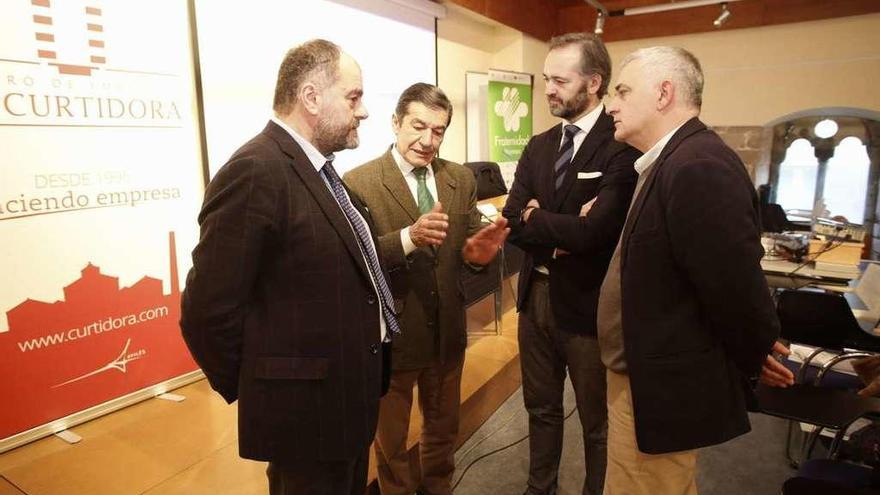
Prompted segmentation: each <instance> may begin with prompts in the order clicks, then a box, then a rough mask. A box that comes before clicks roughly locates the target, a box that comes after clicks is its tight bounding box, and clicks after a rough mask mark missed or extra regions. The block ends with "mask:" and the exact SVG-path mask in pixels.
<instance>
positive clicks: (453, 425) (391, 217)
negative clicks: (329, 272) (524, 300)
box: [345, 83, 507, 495]
mask: <svg viewBox="0 0 880 495" xmlns="http://www.w3.org/2000/svg"><path fill="white" fill-rule="evenodd" d="M451 119H452V103H450V102H449V99H448V98H447V97H446V95H445V94H444V93H443V91H441V90H440V88H438V87H436V86H432V85H430V84H424V83H417V84H414V85H412V86H410V87H409V88H407V89H406V90H405V91H404V92H403V93H402V94H401V95H400V98H399V100H398V103H397V108H396V109H395V113H394V115H393V116H392V119H391V124H392V128H393V130H394V134H395V135H396V142H395V144H394V145H393V146H392V147H391V148H390V149H389V150H388V151H387V152H385V154H383V155H382V156H380V157H379V158H376V159H375V160H373V161H370V162H367V163H365V164H363V165H361V166H360V167H357V168H355V169H354V170H352V171H351V172H349V173H347V174H346V175H345V182H346V183H347V184H348V186H349V187H350V188H351V190H352V192H353V193H354V195H355V196H357V198H358V199H359V200H361V201H362V202H363V203H364V204H365V205H366V206H367V207H368V208H369V210H370V214H371V215H372V217H373V220H374V221H375V222H376V235H377V236H378V237H379V251H381V253H382V256H383V258H384V260H385V262H386V266H387V268H388V272H389V283H390V285H391V291H392V293H393V294H394V300H395V305H396V306H397V310H398V313H397V314H398V318H400V325H401V328H402V333H401V335H400V336H399V337H397V338H395V339H394V342H393V352H392V356H393V359H392V363H393V364H392V368H393V371H392V374H391V386H390V389H389V391H388V394H387V395H386V396H385V397H383V398H382V401H381V404H380V408H379V427H378V431H377V432H376V442H375V453H376V463H377V469H378V474H379V488H380V491H381V492H382V495H411V494H412V493H414V492H418V493H424V494H426V495H451V494H452V484H451V482H452V474H453V473H454V471H455V464H454V459H453V456H454V454H455V451H454V449H455V440H456V437H457V436H458V424H459V414H458V412H459V405H460V389H461V373H462V366H463V365H464V351H465V347H466V346H467V333H466V330H467V328H466V322H465V308H464V296H463V294H462V291H461V281H460V277H461V273H462V268H463V266H464V264H465V263H468V264H474V265H483V264H486V263H488V262H489V261H491V260H492V258H494V257H495V254H496V253H497V252H498V248H499V247H500V246H501V245H502V244H503V243H504V240H505V238H506V237H507V229H506V228H505V225H506V221H505V220H504V219H503V218H500V219H499V220H498V221H497V222H496V223H493V224H490V225H489V226H487V227H485V228H482V229H481V228H480V225H481V222H480V214H479V212H478V211H477V208H476V202H477V201H476V182H475V180H474V175H473V173H472V172H471V171H470V170H468V169H467V168H465V167H463V166H461V165H459V164H457V163H452V162H449V161H446V160H443V159H440V158H438V157H437V156H436V155H437V151H438V150H439V148H440V144H441V143H442V142H443V136H444V134H445V132H446V128H447V127H448V126H449V122H450V120H451ZM468 236H473V237H471V238H470V239H468ZM416 385H418V390H419V407H420V410H421V413H422V417H423V419H424V421H423V424H422V432H421V439H420V441H419V455H418V463H413V462H411V461H410V456H409V452H408V449H407V434H408V433H409V422H410V411H411V410H412V401H413V387H414V386H416Z"/></svg>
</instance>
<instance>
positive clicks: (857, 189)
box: [823, 136, 871, 224]
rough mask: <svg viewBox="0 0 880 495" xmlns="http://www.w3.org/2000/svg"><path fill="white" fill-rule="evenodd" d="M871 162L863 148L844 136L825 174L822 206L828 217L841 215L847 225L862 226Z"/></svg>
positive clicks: (856, 139) (851, 138)
mask: <svg viewBox="0 0 880 495" xmlns="http://www.w3.org/2000/svg"><path fill="white" fill-rule="evenodd" d="M870 168H871V160H870V158H869V157H868V151H867V149H866V148H865V145H863V144H862V142H861V141H860V140H859V139H858V138H856V137H852V136H850V137H847V138H844V139H843V140H841V141H840V144H838V145H837V147H836V148H835V149H834V156H833V157H832V158H831V159H830V160H828V170H827V171H826V172H825V189H824V194H823V196H824V199H825V207H826V208H827V209H828V211H829V213H830V215H831V216H838V215H839V216H843V217H846V219H847V220H848V221H849V222H850V223H859V224H860V223H862V221H863V220H864V216H865V199H866V198H867V193H868V172H869V170H870Z"/></svg>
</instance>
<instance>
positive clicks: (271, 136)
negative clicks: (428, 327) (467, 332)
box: [181, 40, 399, 495]
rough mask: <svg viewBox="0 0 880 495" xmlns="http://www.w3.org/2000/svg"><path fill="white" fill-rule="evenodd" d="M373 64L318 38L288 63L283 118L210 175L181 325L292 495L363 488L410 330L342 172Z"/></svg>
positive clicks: (276, 482)
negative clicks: (391, 345)
mask: <svg viewBox="0 0 880 495" xmlns="http://www.w3.org/2000/svg"><path fill="white" fill-rule="evenodd" d="M362 94H363V89H362V82H361V71H360V67H359V66H358V64H357V63H356V62H355V61H354V59H352V58H351V57H350V56H348V55H347V54H345V53H343V52H342V51H341V50H340V49H339V47H337V46H336V45H334V44H333V43H330V42H328V41H324V40H313V41H309V42H307V43H304V44H303V45H300V46H298V47H296V48H294V49H292V50H291V51H289V52H288V53H287V55H286V57H285V58H284V61H283V62H282V64H281V67H280V69H279V71H278V81H277V85H276V88H275V101H274V110H275V116H274V117H273V118H272V119H271V121H270V122H269V123H268V124H267V125H266V127H265V129H263V131H262V132H261V133H260V134H258V135H257V136H256V137H254V138H253V139H251V140H250V141H249V142H247V143H246V144H245V145H244V146H242V147H241V148H240V149H239V150H238V151H236V152H235V154H234V155H233V156H232V158H230V159H229V161H228V162H227V163H226V164H225V165H224V166H223V168H222V169H221V170H220V171H219V172H218V173H217V175H216V176H215V177H214V179H213V180H212V181H211V183H210V184H208V187H207V191H206V193H205V201H204V205H203V207H202V211H201V213H200V215H199V223H200V225H201V238H200V239H199V243H198V245H197V246H196V248H195V250H194V251H193V268H192V270H191V271H190V273H189V276H188V277H187V285H186V291H185V293H184V295H183V308H182V317H181V328H182V330H183V336H184V339H185V340H186V343H187V345H188V346H189V348H190V351H191V352H192V354H193V357H194V358H195V359H196V361H197V362H198V363H199V365H200V366H201V367H202V369H203V370H204V372H205V375H206V376H207V378H208V381H209V382H210V384H211V386H212V387H213V388H214V389H215V390H216V391H217V392H219V393H220V394H221V395H222V396H223V398H224V399H226V401H227V402H230V403H231V402H233V401H235V400H238V426H239V453H240V455H241V456H242V457H245V458H248V459H255V460H261V461H269V466H268V469H267V475H268V477H269V490H270V493H272V494H278V495H282V494H283V495H293V494H297V495H302V494H327V495H330V494H333V495H338V494H352V495H355V494H356V495H362V494H363V491H364V489H365V486H366V472H367V463H368V459H369V445H370V442H371V441H372V439H373V435H374V432H375V429H376V421H377V416H378V409H379V397H380V395H381V394H382V388H383V380H384V379H387V373H388V370H387V367H388V365H389V363H388V353H387V352H386V351H385V350H384V349H383V347H384V346H383V344H382V343H383V342H385V341H387V340H388V339H389V338H390V336H391V334H392V333H393V332H396V331H398V330H399V327H398V323H397V320H396V318H395V316H394V311H393V304H394V301H393V298H392V297H391V294H390V292H389V291H388V287H387V284H386V281H385V277H384V275H383V273H382V271H381V269H380V268H379V263H378V258H377V255H376V248H375V241H374V240H373V239H372V238H371V236H370V230H371V227H370V226H369V222H370V218H369V214H368V213H367V210H366V209H364V208H363V205H361V204H360V203H359V202H358V201H357V199H356V198H355V197H350V196H349V195H348V193H347V192H346V190H345V188H344V186H343V185H342V182H341V179H340V178H339V176H338V175H337V174H336V171H335V170H334V169H333V165H332V160H333V153H334V152H336V151H339V150H342V149H346V148H354V147H356V146H357V145H358V135H357V127H358V124H359V123H360V121H361V120H363V119H365V118H366V117H367V110H366V108H365V107H364V104H363V102H362V99H361V97H362Z"/></svg>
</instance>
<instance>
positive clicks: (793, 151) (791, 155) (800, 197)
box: [776, 139, 819, 211]
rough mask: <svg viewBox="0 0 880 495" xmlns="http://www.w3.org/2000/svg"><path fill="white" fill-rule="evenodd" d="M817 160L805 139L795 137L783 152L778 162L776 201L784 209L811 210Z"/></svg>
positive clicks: (817, 165)
mask: <svg viewBox="0 0 880 495" xmlns="http://www.w3.org/2000/svg"><path fill="white" fill-rule="evenodd" d="M818 169H819V160H817V159H816V155H815V154H814V151H813V145H812V144H810V142H809V141H807V140H806V139H796V140H794V141H793V142H792V143H791V144H790V145H789V146H788V150H786V152H785V159H784V160H783V161H782V163H781V164H779V185H778V186H777V190H776V202H777V203H779V204H780V205H782V208H783V209H785V210H807V211H812V210H813V202H814V201H815V198H814V197H815V193H816V174H817V172H818Z"/></svg>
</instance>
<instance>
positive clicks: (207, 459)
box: [0, 277, 520, 495]
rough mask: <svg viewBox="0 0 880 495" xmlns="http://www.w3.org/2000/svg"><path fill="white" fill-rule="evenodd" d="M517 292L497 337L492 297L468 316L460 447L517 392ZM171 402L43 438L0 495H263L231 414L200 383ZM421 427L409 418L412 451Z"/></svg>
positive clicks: (0, 459) (9, 461) (3, 473)
mask: <svg viewBox="0 0 880 495" xmlns="http://www.w3.org/2000/svg"><path fill="white" fill-rule="evenodd" d="M515 283H516V277H513V278H512V279H509V280H507V281H506V282H505V284H504V290H503V294H504V303H503V309H504V322H503V328H504V331H503V333H502V335H500V336H496V335H494V328H495V327H494V323H492V322H491V318H492V315H493V314H494V308H493V301H492V298H491V297H489V298H487V299H485V300H483V301H481V302H479V303H477V304H475V305H474V306H472V307H471V308H469V309H468V329H469V331H470V332H471V334H472V337H471V338H470V339H469V344H468V350H467V357H466V358H465V366H464V373H463V378H462V414H461V417H462V424H461V433H460V435H459V445H460V444H461V443H463V442H464V440H466V439H467V438H468V437H469V436H470V435H471V434H472V433H473V432H474V431H475V430H476V429H477V428H478V427H479V426H480V425H481V424H482V423H483V422H484V421H485V420H486V419H487V418H488V417H489V416H490V415H491V414H492V412H494V411H495V409H497V408H498V406H499V405H500V404H501V403H502V402H504V400H505V399H506V398H507V397H509V396H510V394H512V393H513V392H514V391H515V390H516V389H517V388H518V387H519V384H520V372H519V351H518V346H517V340H516V317H515V310H514V309H513V301H512V297H511V295H512V293H513V291H512V290H511V289H512V287H513V286H515ZM481 330H483V331H481ZM175 393H178V394H181V395H184V396H186V400H185V401H183V402H179V403H176V402H170V401H166V400H160V399H150V400H147V401H144V402H141V403H139V404H136V405H134V406H131V407H128V408H126V409H123V410H121V411H118V412H115V413H113V414H109V415H107V416H103V417H101V418H98V419H96V420H93V421H90V422H88V423H85V424H82V425H79V426H77V427H75V428H74V429H73V431H75V433H77V434H78V435H80V436H82V437H83V440H82V441H81V442H80V443H78V444H75V445H69V444H67V443H65V442H63V441H62V440H60V439H58V438H54V437H49V438H44V439H42V440H38V441H36V442H33V443H31V444H28V445H25V446H23V447H19V448H17V449H15V450H12V451H9V452H6V453H5V454H0V495H23V494H24V495H102V494H107V495H124V494H146V495H160V494H161V495H169V494H181V495H183V494H186V495H201V494H206V495H207V494H211V495H214V494H236V495H238V494H243V495H247V494H255V495H256V494H265V493H266V492H267V483H266V476H265V464H264V463H260V462H253V461H246V460H244V459H241V458H239V457H238V443H237V438H238V437H237V431H236V420H237V414H236V408H235V407H234V406H228V405H226V403H225V402H224V401H223V400H222V399H221V398H220V397H219V396H218V395H217V394H215V393H214V392H213V391H211V389H210V387H209V386H208V384H207V382H206V381H205V380H201V381H198V382H196V383H193V384H190V385H187V386H185V387H182V388H180V389H177V390H176V391H175ZM420 426H421V418H420V417H419V415H418V410H417V409H415V408H414V412H413V421H412V425H411V428H410V439H409V442H408V445H409V446H410V447H413V446H415V445H416V443H417V441H418V438H417V432H418V430H419V428H420ZM370 476H371V478H374V477H375V467H374V466H373V462H372V460H371V466H370Z"/></svg>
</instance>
